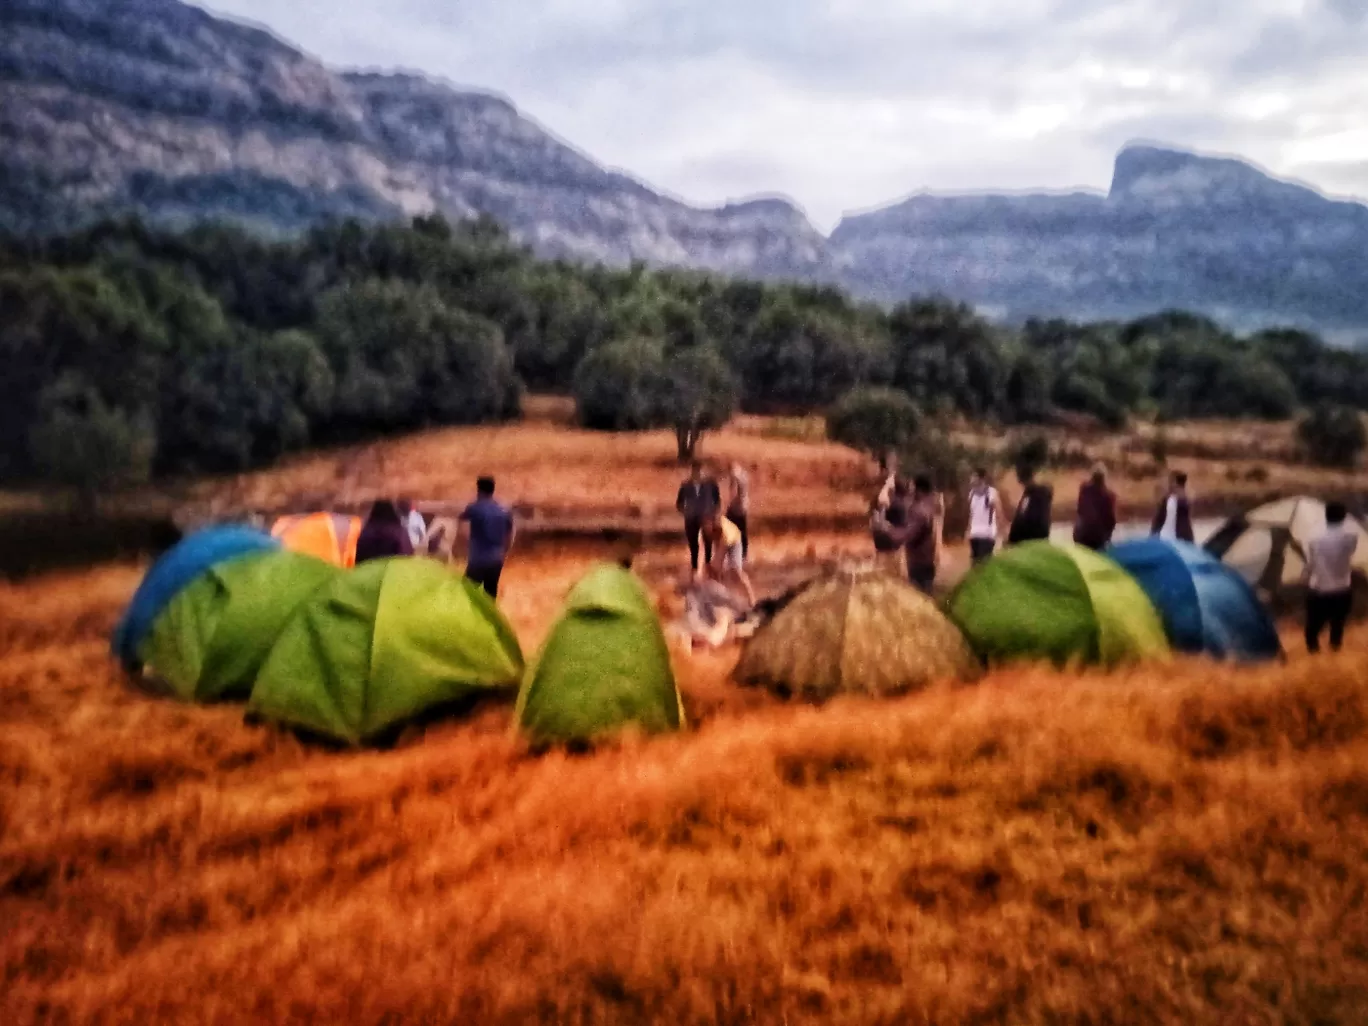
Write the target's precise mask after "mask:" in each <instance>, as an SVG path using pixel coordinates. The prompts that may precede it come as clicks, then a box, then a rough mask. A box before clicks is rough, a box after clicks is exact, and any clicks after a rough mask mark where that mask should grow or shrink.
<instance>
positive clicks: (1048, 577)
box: [948, 541, 1169, 666]
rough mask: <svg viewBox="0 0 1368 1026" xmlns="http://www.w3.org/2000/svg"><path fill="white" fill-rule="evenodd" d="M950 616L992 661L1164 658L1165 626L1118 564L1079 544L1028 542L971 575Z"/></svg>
mask: <svg viewBox="0 0 1368 1026" xmlns="http://www.w3.org/2000/svg"><path fill="white" fill-rule="evenodd" d="M948 612H949V614H950V619H952V620H953V621H954V622H955V623H956V624H957V625H958V626H959V628H960V630H962V631H963V632H964V636H965V637H966V638H968V639H969V644H970V645H971V646H972V647H973V649H974V651H976V652H977V653H978V654H979V656H980V657H981V658H983V659H984V660H985V661H987V662H989V663H1002V662H1010V661H1012V660H1023V659H1047V660H1050V661H1052V662H1054V663H1056V664H1060V665H1062V664H1064V663H1069V662H1082V663H1090V664H1092V663H1096V664H1101V665H1103V666H1117V665H1119V664H1122V663H1127V662H1134V661H1137V660H1140V659H1147V658H1165V657H1167V655H1168V653H1169V645H1168V641H1167V640H1166V638H1165V636H1164V627H1163V623H1162V622H1161V621H1160V619H1159V614H1158V613H1157V612H1156V611H1155V609H1154V606H1153V604H1151V602H1150V600H1149V598H1147V597H1146V595H1145V593H1144V591H1143V590H1141V588H1140V585H1139V584H1137V583H1136V582H1135V580H1134V579H1133V578H1132V577H1131V576H1130V575H1129V574H1128V573H1126V571H1125V570H1123V569H1121V567H1120V566H1118V565H1117V564H1116V563H1114V562H1112V561H1111V560H1110V559H1107V558H1106V557H1105V556H1100V555H1098V554H1097V553H1095V552H1092V551H1090V550H1088V549H1085V548H1081V547H1080V546H1077V545H1053V544H1051V543H1049V542H1044V541H1041V542H1028V543H1026V544H1024V545H1018V546H1015V547H1013V548H1009V549H1007V550H1006V551H1004V552H1003V553H1002V554H1001V555H998V556H994V557H993V558H992V559H989V560H987V561H986V562H984V563H982V564H980V565H979V566H977V567H975V568H974V569H973V570H971V571H970V572H969V574H968V576H966V577H965V578H964V580H963V581H961V582H960V584H959V586H958V587H957V588H956V589H955V590H954V592H952V593H951V595H950V599H949V603H948Z"/></svg>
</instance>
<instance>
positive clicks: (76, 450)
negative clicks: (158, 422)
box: [28, 378, 157, 503]
mask: <svg viewBox="0 0 1368 1026" xmlns="http://www.w3.org/2000/svg"><path fill="white" fill-rule="evenodd" d="M28 441H29V452H30V454H31V456H32V458H33V461H34V463H35V465H37V466H41V467H43V468H44V473H45V475H46V476H47V477H48V478H49V479H50V480H53V481H56V482H58V483H60V484H64V485H68V486H70V487H72V488H75V489H77V490H78V491H79V492H80V493H81V495H82V496H83V497H84V498H85V499H86V500H87V501H88V502H90V503H93V502H94V501H95V499H96V498H97V497H98V495H99V493H100V492H101V491H103V490H105V489H108V488H117V487H120V486H126V485H134V484H141V483H143V482H145V481H146V480H147V479H148V477H149V476H150V475H151V472H152V457H153V454H154V453H155V452H156V449H157V439H156V435H155V434H154V433H153V429H152V424H151V418H149V417H148V416H146V415H145V414H144V413H141V412H130V411H128V410H124V409H120V408H118V407H114V406H110V405H108V404H106V403H105V402H104V400H103V399H101V398H100V396H99V394H98V393H97V392H96V391H95V389H93V388H91V387H90V386H89V385H87V384H85V383H84V382H81V381H78V380H76V379H74V378H63V379H59V380H58V381H57V382H56V383H55V384H54V385H52V386H51V387H49V388H47V389H44V391H43V393H42V395H41V396H39V398H38V419H37V421H36V422H35V423H34V425H33V427H32V428H31V429H30V431H29V439H28Z"/></svg>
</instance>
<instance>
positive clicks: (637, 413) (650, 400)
mask: <svg viewBox="0 0 1368 1026" xmlns="http://www.w3.org/2000/svg"><path fill="white" fill-rule="evenodd" d="M663 370H664V359H663V356H662V354H661V351H660V346H659V345H657V344H656V343H654V342H648V341H644V340H641V339H634V340H629V341H625V342H611V343H609V344H608V345H605V346H600V347H599V348H597V349H595V350H593V352H591V353H589V355H587V356H586V357H585V358H584V359H583V360H581V361H580V365H579V368H578V369H577V370H576V371H575V384H574V393H575V414H576V416H577V417H578V418H579V422H580V423H581V424H582V425H584V426H585V427H587V428H593V429H594V430H596V431H645V430H646V429H648V428H653V427H660V426H661V424H662V421H661V419H660V409H659V404H658V403H657V401H656V396H657V388H658V381H659V379H660V376H661V374H662V373H663Z"/></svg>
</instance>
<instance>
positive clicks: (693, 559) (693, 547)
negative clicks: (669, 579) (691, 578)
mask: <svg viewBox="0 0 1368 1026" xmlns="http://www.w3.org/2000/svg"><path fill="white" fill-rule="evenodd" d="M702 533H703V525H702V524H701V523H699V522H698V521H697V520H686V521H684V539H685V541H687V542H688V543H689V565H690V566H691V567H693V570H694V573H697V572H698V536H699V535H700V534H702ZM709 549H711V546H709ZM709 562H711V557H709Z"/></svg>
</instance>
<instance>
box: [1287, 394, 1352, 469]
mask: <svg viewBox="0 0 1368 1026" xmlns="http://www.w3.org/2000/svg"><path fill="white" fill-rule="evenodd" d="M1297 438H1298V440H1299V441H1300V442H1301V445H1302V449H1303V451H1304V452H1305V453H1306V456H1307V458H1309V459H1311V460H1312V461H1314V462H1316V463H1319V464H1321V465H1322V466H1327V467H1352V466H1353V465H1354V464H1356V463H1357V462H1358V459H1359V456H1360V455H1362V453H1363V450H1364V448H1365V447H1368V432H1365V431H1364V428H1363V420H1362V419H1361V418H1360V417H1359V415H1358V411H1356V410H1354V409H1351V408H1350V407H1348V406H1339V405H1336V404H1334V403H1322V404H1320V405H1318V406H1317V407H1315V409H1313V410H1312V411H1311V412H1310V413H1309V414H1307V416H1306V417H1304V418H1303V419H1302V421H1301V423H1300V424H1298V425H1297Z"/></svg>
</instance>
